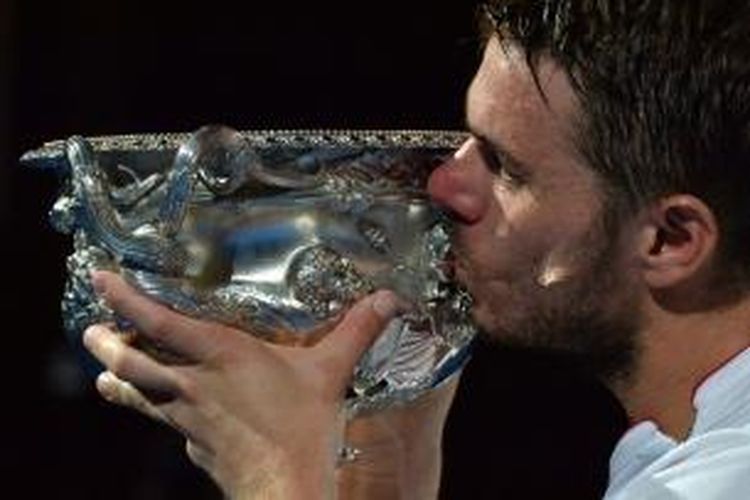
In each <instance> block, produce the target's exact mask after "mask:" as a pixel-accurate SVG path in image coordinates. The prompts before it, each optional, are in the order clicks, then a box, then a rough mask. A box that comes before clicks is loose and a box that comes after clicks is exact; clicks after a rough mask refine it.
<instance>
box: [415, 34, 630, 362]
mask: <svg viewBox="0 0 750 500" xmlns="http://www.w3.org/2000/svg"><path fill="white" fill-rule="evenodd" d="M538 77H539V83H540V85H541V87H542V88H543V90H544V95H545V96H546V99H547V102H546V103H545V102H544V97H542V95H541V94H540V92H539V89H538V87H537V85H536V83H535V81H534V78H533V76H532V73H531V70H530V69H529V68H528V66H527V63H526V60H525V56H524V55H523V53H522V52H520V51H519V50H516V49H514V48H513V46H512V45H511V46H508V47H502V46H501V45H500V43H499V41H498V40H497V39H492V40H491V41H490V42H489V44H488V46H487V48H486V50H485V57H484V60H483V62H482V64H481V67H480V69H479V71H478V73H477V75H476V77H475V79H474V81H473V83H472V85H471V87H470V89H469V92H468V95H467V122H468V124H469V127H470V129H471V130H472V132H473V137H472V138H471V139H469V140H468V141H467V142H466V143H465V144H464V145H463V147H462V148H461V149H460V150H459V151H458V152H457V153H456V154H455V156H454V158H453V159H452V160H451V161H450V162H448V163H446V164H445V165H443V166H441V167H440V168H438V169H437V170H436V171H435V172H434V173H433V175H432V177H431V178H430V183H429V190H430V194H431V196H432V197H433V199H434V200H435V201H437V202H438V203H439V204H441V205H443V206H444V207H446V208H447V209H448V210H450V211H451V212H452V213H453V214H454V215H455V219H456V223H457V228H456V234H455V238H454V246H455V251H456V275H457V278H458V279H459V281H461V282H462V283H463V284H465V285H466V287H467V288H468V289H469V291H470V292H471V294H472V295H473V297H474V299H475V307H474V315H475V319H476V321H477V323H478V324H479V326H480V327H481V328H482V329H483V330H485V332H486V333H488V334H489V335H490V336H491V337H494V338H496V339H498V340H501V341H505V342H506V343H512V344H521V345H525V346H536V347H545V348H546V347H549V348H560V349H564V350H567V351H570V352H575V353H578V354H582V355H584V357H585V358H592V357H593V358H596V359H593V360H590V361H593V362H594V363H596V364H601V365H606V366H602V367H599V369H601V370H607V371H609V370H613V369H614V370H616V371H619V370H621V369H622V368H625V367H623V366H609V365H612V364H614V365H618V363H619V365H622V364H623V363H624V361H622V360H620V361H615V360H614V359H613V358H618V359H619V358H620V357H622V356H624V355H625V356H627V355H626V353H629V352H631V351H632V350H633V349H632V348H633V336H634V331H635V326H636V316H637V310H636V309H637V308H636V304H635V291H634V290H635V288H634V286H633V283H632V278H628V274H629V273H627V262H626V260H627V259H626V256H625V252H623V251H622V248H621V244H620V241H621V239H622V238H620V237H619V236H621V234H614V233H615V232H614V231H612V228H613V226H614V224H612V223H604V219H605V216H606V215H607V214H608V213H609V212H608V211H607V209H606V208H605V197H604V193H603V190H602V187H601V185H600V184H599V182H598V181H597V177H596V175H595V174H594V173H593V171H591V169H590V168H588V167H587V166H586V165H585V163H584V161H583V159H582V158H580V156H579V155H578V154H577V152H576V149H575V146H574V135H575V133H576V130H575V128H574V120H575V116H576V109H577V108H576V107H577V103H576V97H575V94H574V92H573V89H572V87H571V85H570V83H569V80H568V78H567V75H566V74H565V72H564V71H563V70H562V69H560V68H559V67H558V66H556V65H555V63H553V62H552V61H551V60H548V59H547V60H545V59H544V58H543V59H542V60H541V61H540V63H539V66H538ZM618 233H619V231H618Z"/></svg>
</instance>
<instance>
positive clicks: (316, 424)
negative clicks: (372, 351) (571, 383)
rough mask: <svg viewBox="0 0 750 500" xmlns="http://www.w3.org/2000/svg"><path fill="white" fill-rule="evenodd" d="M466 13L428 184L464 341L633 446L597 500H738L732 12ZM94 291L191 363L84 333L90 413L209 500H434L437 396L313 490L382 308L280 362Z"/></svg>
mask: <svg viewBox="0 0 750 500" xmlns="http://www.w3.org/2000/svg"><path fill="white" fill-rule="evenodd" d="M486 13H487V18H488V19H489V20H490V21H491V22H492V23H493V25H492V30H491V32H490V34H489V36H488V41H487V44H486V49H485V53H484V59H483V62H482V64H481V66H480V68H479V70H478V72H477V74H476V77H475V79H474V81H473V83H472V85H471V87H470V89H469V91H468V95H467V103H466V113H467V122H468V126H469V128H470V130H471V131H472V137H471V138H470V139H469V140H468V141H467V142H466V144H464V146H463V147H462V148H461V149H460V150H459V151H458V152H457V153H456V154H455V156H454V158H453V159H452V160H451V161H450V162H448V163H447V164H445V165H443V166H441V167H439V168H438V169H437V170H436V171H435V172H434V173H433V175H432V177H431V178H430V182H429V192H430V194H431V196H432V197H433V198H434V199H435V201H436V202H438V203H440V204H441V205H443V206H444V207H445V208H446V209H447V210H449V211H450V212H451V213H452V214H453V215H454V218H455V220H456V224H457V231H456V236H455V242H454V243H455V246H456V249H457V251H456V254H457V264H456V273H457V276H458V278H459V279H460V280H461V281H462V282H463V283H464V284H465V285H466V286H467V287H468V288H469V290H470V291H471V292H472V294H473V296H474V297H475V300H476V305H475V310H474V315H475V319H476V321H477V323H478V324H479V325H480V326H481V327H482V329H483V330H484V331H485V333H486V335H487V336H489V337H491V338H493V339H496V340H497V341H499V342H505V343H512V344H515V345H522V346H533V347H544V348H551V349H555V350H559V351H561V352H566V353H573V354H575V355H577V356H578V357H579V358H580V359H581V361H582V362H584V363H586V364H587V365H588V366H589V368H590V369H591V370H592V371H594V372H595V373H596V374H597V375H598V376H600V377H601V378H602V380H604V381H605V382H606V383H607V384H608V385H609V387H610V388H611V389H612V390H613V392H614V393H615V394H616V395H617V396H618V398H619V399H620V400H621V402H622V403H623V405H624V407H625V408H626V410H627V411H628V414H629V417H630V419H631V420H632V422H633V427H632V428H631V429H630V430H629V431H628V432H627V433H626V434H625V436H623V438H622V440H621V441H620V443H619V444H618V446H617V448H616V450H615V452H614V454H613V456H612V460H611V471H610V472H611V476H610V485H609V489H608V491H607V495H606V496H607V498H610V499H618V500H619V499H647V498H700V499H708V498H722V499H724V498H745V497H746V495H747V491H750V391H748V390H747V385H748V383H750V382H748V381H747V380H748V377H750V351H749V350H746V349H747V347H748V345H750V298H749V297H748V294H747V284H748V270H750V253H749V252H745V251H744V250H745V249H746V248H748V245H747V243H748V241H747V240H748V238H749V237H750V228H748V227H747V225H748V221H750V217H748V214H750V199H749V198H747V197H745V196H744V185H745V184H747V183H748V182H750V170H749V167H750V47H749V46H748V44H747V35H746V31H745V30H746V27H747V26H748V25H749V24H748V22H749V21H750V4H748V3H747V2H736V1H735V2H733V1H716V0H713V1H708V0H706V1H699V0H696V1H694V2H686V1H684V0H673V1H648V0H644V1H642V2H623V1H614V0H612V1H607V0H602V1H598V2H594V1H577V2H576V1H572V0H567V1H566V0H557V1H555V0H539V1H510V0H508V1H504V2H503V1H498V2H493V3H491V4H490V5H489V6H488V7H487V9H486ZM93 281H94V284H95V287H96V288H97V289H98V290H99V291H100V293H101V294H102V295H103V297H104V298H105V300H107V301H108V302H109V304H110V305H111V306H112V307H113V308H114V309H115V310H117V311H118V312H120V313H121V314H122V315H124V316H125V317H127V318H130V319H132V320H133V321H134V322H135V324H136V326H137V327H138V329H139V331H141V332H142V334H143V335H146V336H148V337H151V338H153V339H156V340H158V341H160V342H162V343H163V344H164V345H165V346H167V347H168V348H170V349H172V350H174V351H176V352H178V353H179V354H181V355H183V356H185V357H186V358H187V359H188V360H189V362H188V363H186V364H181V365H178V366H170V365H165V364H162V363H159V362H157V361H156V360H153V359H151V358H149V357H147V356H146V355H145V354H143V353H141V352H139V351H137V350H135V349H133V348H131V347H129V346H127V345H125V344H124V343H123V342H122V341H120V340H119V337H117V336H116V335H115V334H114V333H113V332H111V331H109V330H108V329H107V328H106V327H104V326H98V327H94V328H92V329H90V330H88V331H87V333H86V335H85V342H86V344H87V346H88V347H89V349H90V350H91V351H92V352H93V353H94V354H95V355H96V356H97V357H98V358H99V359H100V360H102V362H103V363H104V364H105V365H106V366H107V367H108V369H109V371H110V372H112V373H105V374H104V375H102V376H101V377H100V379H99V380H98V382H97V385H98V388H99V390H100V392H101V393H102V394H103V395H104V396H105V397H106V398H108V399H111V400H113V401H115V402H117V403H120V404H125V405H129V406H133V407H135V408H137V409H139V410H141V411H143V412H145V413H147V414H149V415H151V416H153V417H155V418H159V419H164V420H166V421H168V422H169V423H171V424H172V425H173V426H175V427H176V428H177V429H179V430H180V431H181V432H183V433H184V434H185V436H186V437H187V440H188V453H189V454H190V456H191V458H192V459H193V460H194V461H195V462H196V463H197V464H198V465H200V466H202V467H203V468H205V469H206V470H207V471H209V473H210V474H211V475H212V476H213V477H214V479H215V480H216V481H217V482H218V483H219V484H220V485H221V486H222V487H223V488H224V490H225V491H226V492H227V493H228V494H229V495H231V496H233V497H237V498H306V499H310V498H326V497H330V496H331V495H333V494H334V490H335V489H336V488H337V487H338V488H339V493H340V495H341V496H342V497H344V496H346V495H361V496H369V497H377V496H381V497H383V498H395V497H398V496H399V495H400V496H402V497H404V498H434V496H435V495H436V492H437V478H438V477H439V469H440V463H439V449H440V448H439V439H440V432H441V429H442V425H443V422H444V419H445V414H446V412H447V408H448V406H449V404H450V400H451V398H452V393H453V389H454V388H453V387H452V386H448V387H445V388H443V389H442V390H441V391H438V393H436V394H433V395H431V396H430V397H428V398H425V399H424V400H423V401H419V402H417V403H416V404H415V405H414V406H413V407H411V408H405V409H399V410H394V411H393V412H391V413H389V414H386V415H380V416H377V415H376V416H373V417H370V419H369V420H365V421H355V422H354V423H352V424H351V425H350V426H349V427H348V428H347V429H346V433H347V439H349V440H352V441H353V442H354V443H357V444H360V443H361V444H363V445H364V446H365V447H367V446H371V447H372V449H373V450H375V451H374V454H373V455H372V464H374V465H372V464H370V465H368V467H370V466H372V469H375V470H377V471H378V472H377V473H376V474H375V475H371V476H368V473H370V472H371V471H372V469H368V467H365V468H363V469H361V470H356V469H354V472H352V471H351V469H348V468H342V469H340V470H339V471H337V470H336V466H335V465H336V450H337V449H338V446H339V439H340V436H341V435H342V434H343V433H344V430H345V429H344V427H345V425H344V422H343V420H342V417H341V413H340V408H341V400H342V394H343V391H344V388H345V386H346V382H347V377H348V375H349V374H350V373H351V369H352V367H353V366H354V364H355V363H356V360H357V359H358V357H359V356H360V355H361V353H362V352H363V351H364V350H365V349H366V348H367V346H368V345H369V344H370V343H371V342H372V341H373V339H374V338H375V337H376V336H377V335H378V333H379V332H380V330H381V329H382V327H383V325H384V324H385V322H386V321H387V320H388V318H389V317H390V316H391V315H392V314H394V313H395V312H396V310H397V300H396V299H395V297H393V295H392V294H390V293H389V292H379V293H377V294H375V295H373V296H371V297H368V298H366V299H364V300H363V301H362V302H361V303H359V304H357V305H356V306H355V307H354V308H352V310H351V311H350V313H349V314H348V315H347V316H346V318H345V319H344V320H343V321H342V323H341V324H340V325H339V326H338V327H337V328H336V330H335V331H334V332H332V333H331V334H330V335H329V336H328V337H326V339H324V340H323V341H322V342H320V343H319V344H318V345H316V346H314V347H313V348H310V349H289V348H283V347H277V346H269V345H264V344H262V343H260V342H259V341H257V340H255V339H252V338H250V337H248V336H246V335H242V334H239V333H238V332H236V331H234V330H231V329H229V328H225V327H221V326H217V325H212V324H208V323H204V322H200V321H196V320H192V319H188V318H185V317H182V316H179V315H177V314H175V313H172V312H170V311H168V310H166V309H164V308H161V307H159V306H157V305H155V304H153V303H151V302H149V301H148V300H146V299H144V298H142V297H140V296H138V295H137V294H135V293H133V291H132V290H130V289H128V288H127V286H126V285H125V284H124V283H123V282H122V281H121V280H119V279H117V278H116V277H114V276H112V275H108V274H103V273H101V274H97V275H95V276H94V278H93ZM248 380H258V381H259V382H258V383H257V384H253V383H250V384H248V383H247V381H248ZM386 457H388V458H389V460H381V459H385V458H386ZM376 476H377V477H378V478H379V479H378V480H375V479H373V477H376ZM363 478H364V479H363ZM540 479H542V478H540Z"/></svg>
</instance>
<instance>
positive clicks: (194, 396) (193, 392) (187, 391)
mask: <svg viewBox="0 0 750 500" xmlns="http://www.w3.org/2000/svg"><path fill="white" fill-rule="evenodd" d="M174 385H175V388H176V390H177V394H178V396H179V397H180V399H182V400H183V401H185V402H186V403H188V404H190V403H196V402H197V401H199V400H200V386H199V385H198V383H197V382H196V381H195V380H194V379H193V378H191V377H186V376H178V377H176V378H175V381H174Z"/></svg>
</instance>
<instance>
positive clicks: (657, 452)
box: [609, 348, 750, 490]
mask: <svg viewBox="0 0 750 500" xmlns="http://www.w3.org/2000/svg"><path fill="white" fill-rule="evenodd" d="M749 384H750V348H747V349H745V350H743V351H742V352H740V353H739V354H738V355H736V356H734V357H733V358H732V359H730V360H729V361H728V362H727V363H725V364H724V365H722V366H721V367H720V368H719V369H718V370H716V371H715V372H713V373H711V374H710V375H709V376H708V377H707V378H706V379H705V380H704V381H703V383H702V384H701V385H700V386H699V387H698V388H697V390H696V391H695V394H694V396H693V406H694V407H695V410H696V417H695V422H694V424H693V428H692V429H691V431H690V434H689V435H688V437H687V439H690V438H693V437H696V436H700V435H701V434H705V433H706V432H709V431H713V430H717V429H727V428H736V427H742V426H745V425H750V390H748V385H749ZM678 444H679V443H678V442H676V441H675V440H674V439H672V438H671V437H669V436H667V435H666V434H664V433H662V432H661V431H660V430H659V428H658V426H657V425H656V424H655V423H654V422H652V421H650V420H647V421H644V422H640V423H638V424H636V425H634V426H633V427H631V428H630V429H629V430H628V431H627V432H626V433H625V434H624V435H623V437H622V438H621V439H620V441H619V442H618V443H617V446H616V447H615V450H614V452H613V453H612V457H611V458H610V464H609V465H610V469H609V470H610V485H609V487H610V489H611V490H617V489H619V487H621V486H623V485H625V484H627V483H628V482H630V480H631V479H633V477H635V475H637V474H638V473H639V472H640V471H642V470H643V469H645V468H646V467H648V466H649V465H650V464H651V463H653V462H654V461H655V460H657V459H658V458H659V457H661V456H662V455H664V454H665V453H667V452H668V451H670V450H671V449H673V448H675V447H676V446H677V445H678Z"/></svg>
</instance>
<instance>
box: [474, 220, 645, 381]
mask: <svg viewBox="0 0 750 500" xmlns="http://www.w3.org/2000/svg"><path fill="white" fill-rule="evenodd" d="M605 210H606V209H605ZM616 220H618V219H617V217H616V216H615V215H614V213H613V212H609V211H608V212H606V213H604V214H603V215H602V216H601V217H600V219H599V220H597V222H596V223H595V224H592V227H591V228H590V229H589V231H588V232H587V233H586V234H585V235H584V236H583V237H582V238H581V245H580V248H581V249H582V251H581V253H582V254H583V255H580V261H581V262H585V264H584V265H581V266H580V268H579V269H580V272H578V273H577V274H576V275H575V276H572V277H570V278H569V279H565V280H561V281H560V282H558V283H552V284H549V285H542V284H540V282H539V280H538V279H537V278H538V277H536V276H534V277H530V278H529V279H528V281H526V282H524V283H522V284H521V283H519V284H516V286H513V287H512V288H513V289H512V291H511V297H509V302H510V304H508V305H509V306H510V307H515V306H516V305H518V306H519V307H518V308H517V310H516V311H514V312H510V313H509V314H510V316H509V315H508V312H507V309H508V307H504V306H503V307H498V308H497V317H495V318H493V319H492V320H490V321H489V322H488V324H487V325H486V326H485V327H484V328H483V329H484V333H485V334H486V337H487V338H489V339H491V340H492V341H493V342H494V343H497V344H499V345H502V346H508V347H514V348H528V349H535V350H545V351H553V352H555V353H558V354H561V355H564V356H566V357H568V358H573V360H574V361H575V362H576V364H578V365H579V366H580V367H581V368H582V369H584V370H586V371H588V372H590V373H591V374H593V375H594V376H596V377H598V378H600V379H601V380H603V381H604V382H605V383H606V384H607V385H610V386H611V385H614V384H621V383H627V381H628V380H629V379H630V378H631V377H632V375H633V372H634V371H635V368H636V364H637V353H638V347H639V330H640V325H641V317H640V314H639V311H640V309H639V301H638V294H637V292H636V288H635V285H634V283H633V278H632V277H631V275H630V273H628V272H627V268H626V267H625V265H624V263H623V262H622V258H621V251H620V250H619V248H620V247H619V245H618V238H617V237H616V236H617V234H618V232H619V224H617V222H616ZM503 310H505V311H506V313H505V314H504V311H503ZM493 325H494V327H493Z"/></svg>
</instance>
